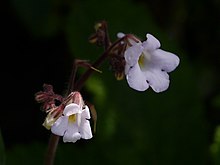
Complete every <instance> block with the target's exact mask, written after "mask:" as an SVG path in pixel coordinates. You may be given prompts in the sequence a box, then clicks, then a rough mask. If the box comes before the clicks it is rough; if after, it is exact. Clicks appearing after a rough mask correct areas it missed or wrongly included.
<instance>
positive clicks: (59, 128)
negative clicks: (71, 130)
mask: <svg viewBox="0 0 220 165" xmlns="http://www.w3.org/2000/svg"><path fill="white" fill-rule="evenodd" d="M67 125H68V117H67V116H61V117H59V118H58V119H57V121H56V122H55V123H54V124H53V126H52V127H51V132H52V133H53V134H55V135H59V136H63V135H64V132H65V131H66V129H67Z"/></svg>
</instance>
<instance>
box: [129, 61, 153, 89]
mask: <svg viewBox="0 0 220 165" xmlns="http://www.w3.org/2000/svg"><path fill="white" fill-rule="evenodd" d="M126 78H127V82H128V85H129V86H130V87H131V88H133V89H135V90H138V91H145V90H146V89H148V88H149V84H148V83H147V81H146V79H145V76H144V75H143V72H142V71H141V69H140V67H139V65H138V64H136V65H135V66H133V67H132V68H130V70H129V71H128V74H127V75H126Z"/></svg>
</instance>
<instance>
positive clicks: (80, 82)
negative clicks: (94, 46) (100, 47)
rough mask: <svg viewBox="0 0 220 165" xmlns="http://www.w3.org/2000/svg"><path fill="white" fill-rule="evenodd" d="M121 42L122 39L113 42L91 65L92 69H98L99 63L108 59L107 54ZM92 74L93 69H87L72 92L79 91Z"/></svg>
mask: <svg viewBox="0 0 220 165" xmlns="http://www.w3.org/2000/svg"><path fill="white" fill-rule="evenodd" d="M122 40H124V37H123V38H120V39H118V40H117V41H115V42H114V43H113V44H112V45H110V46H109V47H108V49H107V50H106V51H105V52H104V53H103V54H102V55H101V56H100V57H99V58H98V59H97V60H96V61H95V62H94V63H93V65H92V67H93V68H98V67H99V66H100V65H101V63H102V62H103V61H104V60H105V59H106V58H107V57H108V55H109V52H110V51H111V50H112V49H113V48H114V47H115V46H116V45H117V44H118V43H120V42H121V41H122ZM93 72H94V69H92V68H89V69H88V70H87V71H86V72H85V73H84V74H83V75H82V76H81V78H80V79H79V80H78V81H77V82H76V83H75V86H74V88H73V89H74V90H76V91H79V90H80V89H81V88H82V87H83V85H84V83H85V82H86V80H87V79H88V78H89V76H90V75H91V74H92V73H93Z"/></svg>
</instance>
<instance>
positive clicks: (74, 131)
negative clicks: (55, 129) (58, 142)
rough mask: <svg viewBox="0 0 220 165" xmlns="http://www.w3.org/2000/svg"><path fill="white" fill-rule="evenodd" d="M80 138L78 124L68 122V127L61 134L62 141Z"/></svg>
mask: <svg viewBox="0 0 220 165" xmlns="http://www.w3.org/2000/svg"><path fill="white" fill-rule="evenodd" d="M80 138H81V135H80V133H79V131H78V126H77V125H76V124H69V125H68V128H67V130H66V132H65V134H64V136H63V142H73V143H75V142H76V141H77V140H79V139H80Z"/></svg>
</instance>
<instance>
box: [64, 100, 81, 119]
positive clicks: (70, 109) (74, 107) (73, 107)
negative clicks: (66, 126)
mask: <svg viewBox="0 0 220 165" xmlns="http://www.w3.org/2000/svg"><path fill="white" fill-rule="evenodd" d="M79 111H80V107H79V105H78V104H75V103H71V104H69V105H67V106H66V107H65V108H64V110H63V114H64V115H65V116H70V115H72V114H76V113H78V112H79Z"/></svg>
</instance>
